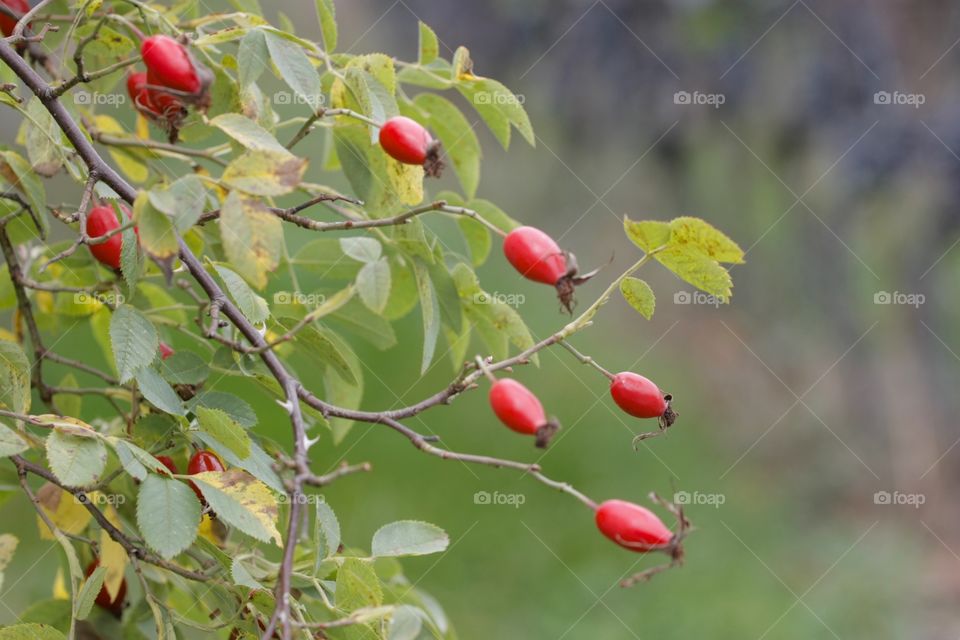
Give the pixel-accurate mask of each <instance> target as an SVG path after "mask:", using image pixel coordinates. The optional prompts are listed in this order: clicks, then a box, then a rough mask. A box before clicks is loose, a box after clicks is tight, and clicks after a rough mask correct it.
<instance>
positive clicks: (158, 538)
mask: <svg viewBox="0 0 960 640" xmlns="http://www.w3.org/2000/svg"><path fill="white" fill-rule="evenodd" d="M199 526H200V501H199V500H197V496H196V495H195V494H194V493H193V491H192V490H191V489H190V486H189V485H187V483H185V482H181V481H180V480H175V479H173V478H167V477H163V476H160V475H156V474H150V475H148V476H147V477H146V479H144V481H143V482H142V483H141V484H140V492H139V493H138V494H137V527H138V528H139V529H140V533H141V534H142V535H143V539H144V540H145V541H146V543H147V545H148V546H149V547H150V548H151V549H153V550H154V551H156V552H157V553H159V554H160V555H161V556H163V557H164V558H166V559H167V560H170V559H171V558H173V557H175V556H177V555H178V554H179V553H181V552H182V551H184V550H185V549H187V548H188V547H189V546H190V545H191V544H193V541H194V539H196V537H197V529H198V528H199Z"/></svg>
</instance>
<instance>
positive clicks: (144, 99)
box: [127, 71, 155, 113]
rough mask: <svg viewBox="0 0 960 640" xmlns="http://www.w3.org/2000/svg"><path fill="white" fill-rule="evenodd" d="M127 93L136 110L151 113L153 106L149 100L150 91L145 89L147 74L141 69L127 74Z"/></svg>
mask: <svg viewBox="0 0 960 640" xmlns="http://www.w3.org/2000/svg"><path fill="white" fill-rule="evenodd" d="M127 93H128V94H129V95H130V100H132V101H133V106H134V107H135V108H136V109H137V111H141V112H144V111H145V112H149V113H153V112H154V111H155V110H154V107H153V104H152V103H151V102H150V92H149V90H148V89H147V74H146V73H145V72H143V71H141V72H139V73H131V74H130V75H128V76H127Z"/></svg>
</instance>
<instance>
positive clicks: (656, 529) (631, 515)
mask: <svg viewBox="0 0 960 640" xmlns="http://www.w3.org/2000/svg"><path fill="white" fill-rule="evenodd" d="M650 499H651V500H652V501H653V502H655V503H656V504H659V505H660V506H662V507H664V508H665V509H667V510H668V511H670V513H672V514H673V515H674V516H675V517H676V519H677V530H676V531H673V530H671V529H670V528H669V527H667V525H665V524H664V523H663V521H662V520H661V519H660V518H659V517H658V516H657V515H656V514H655V513H653V511H651V510H650V509H647V508H646V507H642V506H640V505H638V504H634V503H632V502H627V501H626V500H607V501H606V502H603V503H601V504H600V505H598V506H597V508H596V512H595V513H594V520H595V522H596V524H597V529H599V530H600V533H602V534H603V535H604V536H606V537H607V538H609V539H610V540H612V541H613V542H615V543H617V544H618V545H620V546H621V547H623V548H625V549H629V550H631V551H636V552H638V553H650V552H652V551H659V552H663V553H665V554H667V555H668V556H669V557H670V562H669V563H667V564H664V565H659V566H656V567H652V568H650V569H647V570H645V571H641V572H640V573H637V574H634V575H632V576H630V577H629V578H626V579H624V580H623V581H622V582H621V583H620V584H621V586H624V587H629V586H632V585H634V584H636V583H638V582H645V581H646V580H649V579H650V578H652V577H653V576H654V575H656V574H657V573H660V572H661V571H665V570H666V569H669V568H671V567H675V566H678V565H680V564H682V563H683V544H682V543H683V539H684V538H685V537H686V536H687V534H688V533H689V531H690V521H689V520H687V518H686V517H685V516H684V515H683V509H682V508H681V507H679V506H677V505H674V504H673V503H671V502H667V501H666V500H663V499H661V498H660V497H659V496H657V495H656V494H655V493H651V494H650Z"/></svg>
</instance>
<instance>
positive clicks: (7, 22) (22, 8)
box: [0, 0, 30, 37]
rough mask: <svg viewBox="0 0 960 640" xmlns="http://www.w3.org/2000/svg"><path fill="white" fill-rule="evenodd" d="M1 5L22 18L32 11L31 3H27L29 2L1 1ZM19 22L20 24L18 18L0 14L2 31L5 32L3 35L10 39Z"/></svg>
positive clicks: (0, 28) (18, 0)
mask: <svg viewBox="0 0 960 640" xmlns="http://www.w3.org/2000/svg"><path fill="white" fill-rule="evenodd" d="M0 4H2V5H4V6H5V7H7V8H8V9H12V10H13V11H14V12H15V13H19V14H20V15H21V16H22V15H24V14H25V13H27V12H28V11H30V3H29V2H27V0H0ZM17 22H19V19H18V18H14V17H12V16H8V15H7V14H5V13H3V12H0V31H2V32H3V35H5V36H8V37H9V36H11V35H13V30H14V29H15V28H16V27H17Z"/></svg>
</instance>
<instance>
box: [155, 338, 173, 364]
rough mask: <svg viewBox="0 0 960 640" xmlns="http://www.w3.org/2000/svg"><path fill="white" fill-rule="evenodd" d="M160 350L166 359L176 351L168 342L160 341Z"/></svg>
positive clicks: (162, 358) (162, 357)
mask: <svg viewBox="0 0 960 640" xmlns="http://www.w3.org/2000/svg"><path fill="white" fill-rule="evenodd" d="M158 351H160V359H161V360H166V359H167V358H169V357H170V356H172V355H173V354H174V353H176V351H174V350H173V347H171V346H170V345H168V344H167V343H166V342H161V343H160V346H159V347H158Z"/></svg>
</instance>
